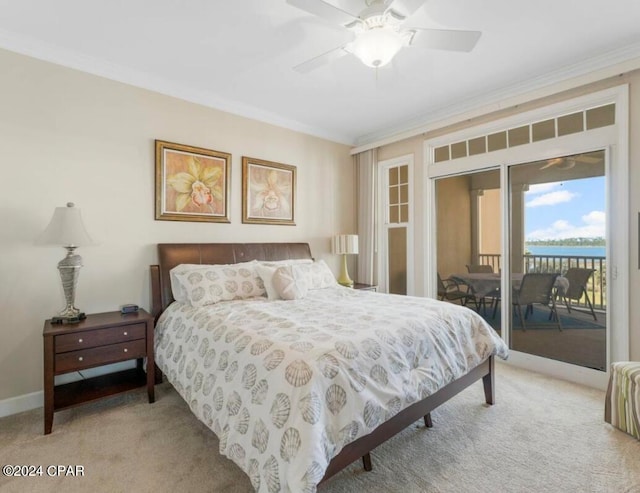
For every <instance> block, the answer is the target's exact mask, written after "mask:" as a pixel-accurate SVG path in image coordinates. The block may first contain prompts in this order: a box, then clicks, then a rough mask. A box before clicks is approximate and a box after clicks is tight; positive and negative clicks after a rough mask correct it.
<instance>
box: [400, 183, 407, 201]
mask: <svg viewBox="0 0 640 493" xmlns="http://www.w3.org/2000/svg"><path fill="white" fill-rule="evenodd" d="M400 202H401V203H403V204H406V203H408V202H409V185H400Z"/></svg>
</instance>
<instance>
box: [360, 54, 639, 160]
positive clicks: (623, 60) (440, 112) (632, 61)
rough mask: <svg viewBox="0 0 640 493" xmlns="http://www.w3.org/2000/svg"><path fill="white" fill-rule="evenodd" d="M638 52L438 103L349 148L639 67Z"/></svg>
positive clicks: (606, 57)
mask: <svg viewBox="0 0 640 493" xmlns="http://www.w3.org/2000/svg"><path fill="white" fill-rule="evenodd" d="M639 53H640V43H635V44H633V45H629V46H626V47H624V48H621V49H617V50H613V51H609V52H606V53H603V54H601V55H598V56H596V57H593V58H590V59H589V60H586V61H584V62H579V63H576V64H573V65H569V66H567V67H563V68H562V69H560V70H556V71H553V72H550V73H547V74H544V75H541V76H539V77H535V78H533V79H530V80H527V81H523V82H519V83H516V84H512V85H510V86H508V87H505V88H502V89H499V90H496V91H492V92H489V93H484V94H479V95H477V96H475V97H472V98H468V99H466V100H463V101H461V102H459V103H456V104H453V105H447V106H443V107H440V108H438V109H436V110H434V111H433V112H430V113H429V115H428V116H427V117H422V118H416V119H414V120H412V121H410V122H404V123H402V124H400V125H397V126H395V127H389V128H385V129H382V130H380V131H378V132H372V133H370V134H367V135H363V136H361V137H358V138H357V139H356V147H354V148H353V149H352V150H351V154H357V153H359V152H363V151H366V150H369V149H374V148H376V147H380V146H383V145H387V144H391V143H394V142H398V141H400V140H404V139H408V138H411V137H415V136H417V135H420V134H423V133H426V132H429V131H432V130H436V129H439V128H443V127H446V126H449V125H453V124H456V123H460V122H462V121H464V120H468V119H470V118H475V117H478V116H482V115H486V114H488V113H491V112H494V111H498V110H502V109H505V108H508V107H511V106H514V105H518V104H523V103H526V102H529V101H532V100H534V99H538V98H541V97H545V96H550V95H552V94H557V93H558V92H561V91H566V90H569V89H574V88H576V87H579V86H583V85H585V84H589V83H592V82H597V81H600V80H603V79H606V78H608V77H614V76H617V75H621V74H624V73H626V72H630V71H633V70H637V69H640V56H639V55H638V54H639Z"/></svg>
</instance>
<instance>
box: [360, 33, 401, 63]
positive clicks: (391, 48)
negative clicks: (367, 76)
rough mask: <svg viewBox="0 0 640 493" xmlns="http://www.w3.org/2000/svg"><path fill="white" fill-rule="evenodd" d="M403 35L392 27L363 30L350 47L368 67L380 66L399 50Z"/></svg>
mask: <svg viewBox="0 0 640 493" xmlns="http://www.w3.org/2000/svg"><path fill="white" fill-rule="evenodd" d="M403 44H404V40H403V37H402V35H401V34H400V33H398V32H397V31H395V30H393V29H388V28H385V27H378V28H374V29H370V30H368V31H364V32H362V33H360V34H359V35H358V37H357V38H356V40H355V41H354V42H353V45H352V49H353V53H354V55H356V56H357V57H358V58H359V59H360V60H361V61H362V63H364V64H365V65H367V66H368V67H374V68H375V67H382V66H384V65H386V64H387V63H389V62H390V61H391V59H392V58H393V57H394V56H395V55H396V53H398V51H400V48H402V46H403Z"/></svg>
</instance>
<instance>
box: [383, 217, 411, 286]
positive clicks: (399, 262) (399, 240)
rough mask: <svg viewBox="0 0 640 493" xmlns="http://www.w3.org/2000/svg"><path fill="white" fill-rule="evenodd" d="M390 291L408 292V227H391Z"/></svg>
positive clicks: (389, 237) (389, 238) (389, 234)
mask: <svg viewBox="0 0 640 493" xmlns="http://www.w3.org/2000/svg"><path fill="white" fill-rule="evenodd" d="M388 240H389V257H388V263H389V292H390V293H393V294H407V228H389V232H388Z"/></svg>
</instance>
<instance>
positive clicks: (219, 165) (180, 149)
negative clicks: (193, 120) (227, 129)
mask: <svg viewBox="0 0 640 493" xmlns="http://www.w3.org/2000/svg"><path fill="white" fill-rule="evenodd" d="M230 163H231V155H230V154H227V153H224V152H219V151H211V150H208V149H202V148H199V147H193V146H185V145H181V144H173V143H171V142H164V141H160V140H157V141H156V219H164V220H171V221H213V222H229V213H228V190H229V168H230Z"/></svg>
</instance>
